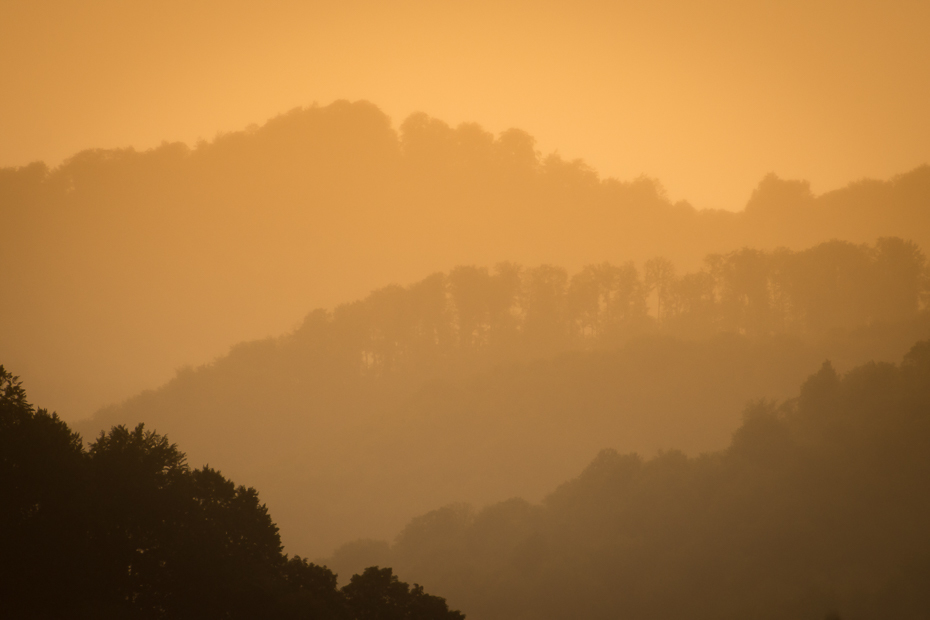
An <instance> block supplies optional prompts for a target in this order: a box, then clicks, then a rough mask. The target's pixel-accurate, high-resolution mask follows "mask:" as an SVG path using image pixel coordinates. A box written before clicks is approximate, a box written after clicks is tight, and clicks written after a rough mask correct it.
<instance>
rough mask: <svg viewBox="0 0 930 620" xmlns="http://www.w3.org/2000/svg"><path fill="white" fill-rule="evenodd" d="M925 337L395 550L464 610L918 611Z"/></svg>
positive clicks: (425, 525)
mask: <svg viewBox="0 0 930 620" xmlns="http://www.w3.org/2000/svg"><path fill="white" fill-rule="evenodd" d="M928 413H930V342H928V341H923V342H920V343H917V344H916V345H915V346H914V347H913V348H912V349H911V350H910V351H909V352H908V353H907V354H906V355H905V356H904V358H903V361H902V362H901V363H900V364H898V365H895V364H891V363H874V362H870V363H867V364H865V365H862V366H859V367H857V368H855V369H852V370H850V371H849V372H848V373H845V375H840V374H838V373H837V372H836V370H835V369H834V367H833V366H832V364H830V362H824V363H823V365H822V366H821V368H820V370H819V371H817V372H816V373H814V374H812V375H811V376H810V377H809V378H808V379H807V380H806V381H804V383H803V384H802V385H801V388H800V392H799V393H797V392H796V393H795V396H794V397H793V398H790V399H788V400H786V401H784V402H782V403H781V404H778V403H774V402H770V401H756V402H754V403H752V404H750V405H749V406H747V407H746V409H745V411H744V414H743V421H742V423H741V424H740V426H739V428H738V429H737V430H736V431H735V433H734V434H733V436H732V440H731V442H730V443H729V445H728V446H727V447H726V448H725V449H723V450H719V451H715V452H711V453H706V454H703V455H700V456H696V457H688V456H686V455H685V454H683V453H682V452H680V451H677V450H671V451H667V452H663V453H661V454H659V455H657V456H655V457H653V458H643V457H642V456H640V455H637V454H620V453H618V452H617V451H616V450H612V449H608V450H604V451H603V452H601V453H600V454H598V455H597V457H596V458H594V460H593V461H591V462H590V463H589V464H588V466H587V467H585V468H584V470H583V471H582V472H581V474H580V475H578V476H577V477H575V478H574V479H572V480H570V481H568V482H566V483H564V484H562V485H560V486H558V488H556V489H555V490H554V491H553V492H551V493H550V494H548V495H547V496H546V497H545V499H544V500H543V501H542V502H540V503H532V502H527V501H525V500H523V499H516V498H515V499H510V500H507V501H504V502H500V503H497V504H494V505H491V506H487V507H484V508H482V509H480V510H476V509H474V508H473V507H471V506H468V505H463V504H455V505H449V506H446V507H443V508H439V509H436V510H433V511H430V512H428V513H426V514H423V515H421V516H418V517H417V518H415V519H413V520H411V521H410V523H409V524H408V525H407V526H406V527H405V528H404V529H403V530H402V531H401V532H400V533H399V535H397V537H396V538H395V539H394V541H393V544H391V545H389V544H388V543H386V542H379V541H375V540H362V541H358V542H355V543H353V544H350V545H346V546H345V547H343V548H342V549H340V550H339V551H338V552H337V553H336V554H335V555H334V556H333V557H332V558H330V559H329V560H326V561H327V562H328V563H329V565H330V566H333V567H336V569H337V570H346V569H349V568H351V567H353V566H355V565H359V563H360V562H361V563H364V562H366V561H368V560H375V561H378V562H387V563H390V564H391V565H392V566H395V567H396V568H397V570H399V571H400V572H401V573H402V574H404V575H406V576H408V578H413V579H418V580H421V581H422V583H424V584H426V585H427V587H431V588H436V589H438V588H442V591H443V592H444V593H445V594H447V595H448V596H449V601H450V604H452V605H461V606H462V607H463V608H465V609H468V611H469V617H471V618H475V619H480V620H489V619H494V618H552V619H555V618H565V619H568V618H616V617H636V618H656V619H659V618H674V617H688V618H708V619H710V618H715V619H730V618H732V619H734V620H735V619H737V618H746V617H754V618H763V619H767V618H771V619H780V618H798V617H802V618H805V617H806V618H828V619H831V618H869V617H894V618H908V619H915V620H916V619H918V618H923V617H925V615H926V611H927V608H928V605H930V593H928V591H927V588H926V583H927V579H928V578H930V534H928V530H927V527H926V524H927V520H928V519H930V500H928V497H927V494H926V492H925V491H926V484H927V480H928V479H930V415H928Z"/></svg>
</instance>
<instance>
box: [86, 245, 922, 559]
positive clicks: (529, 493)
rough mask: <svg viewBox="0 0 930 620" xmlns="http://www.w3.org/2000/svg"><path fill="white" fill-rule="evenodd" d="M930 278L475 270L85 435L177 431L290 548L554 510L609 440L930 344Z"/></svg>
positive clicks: (911, 267)
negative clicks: (522, 502)
mask: <svg viewBox="0 0 930 620" xmlns="http://www.w3.org/2000/svg"><path fill="white" fill-rule="evenodd" d="M924 273H925V259H924V257H923V254H922V253H921V252H920V250H919V249H918V248H917V247H916V246H915V245H914V244H912V243H909V242H905V241H902V240H900V239H892V238H889V239H883V240H881V241H880V242H878V243H876V244H875V245H874V246H866V245H854V244H849V243H845V242H830V243H826V244H821V245H818V246H815V247H813V248H810V249H807V250H804V251H800V252H791V251H788V250H780V251H776V252H762V251H757V250H749V249H744V250H740V251H737V252H733V253H730V254H727V255H712V256H709V257H708V259H707V261H706V265H705V267H704V268H702V269H700V270H697V271H694V272H691V273H684V274H680V275H679V274H676V273H674V272H673V271H672V270H671V268H670V265H669V264H668V262H667V261H666V262H663V261H661V260H654V261H650V262H648V263H647V265H646V269H645V270H644V272H643V273H640V271H639V270H638V269H637V268H636V267H635V266H633V265H631V264H627V265H624V266H621V267H616V266H612V265H609V264H601V265H597V266H592V267H589V268H585V269H582V270H581V271H579V272H577V273H576V274H574V275H573V276H572V277H571V278H569V276H568V274H567V272H566V271H564V270H562V269H561V268H557V267H554V266H551V265H549V266H541V267H536V268H529V269H525V268H521V267H519V266H517V265H513V264H504V265H500V266H499V267H498V268H497V269H496V270H494V271H490V270H485V269H480V268H476V267H459V268H456V269H454V270H452V271H451V272H450V273H448V274H434V275H433V276H430V277H429V278H427V279H425V280H423V281H421V282H418V283H416V284H414V285H412V286H410V287H406V288H403V287H399V286H391V287H386V288H383V289H379V290H377V291H374V292H373V293H371V294H370V295H369V296H368V297H366V298H364V299H362V300H358V301H356V302H353V303H350V304H344V305H342V306H338V307H337V308H335V309H334V310H333V311H327V310H316V311H314V312H311V313H310V314H309V315H308V316H307V317H306V319H305V321H304V323H303V324H302V326H301V327H300V328H299V329H297V330H295V331H294V332H293V333H291V334H288V335H286V336H283V337H280V338H278V339H267V340H261V341H254V342H249V343H242V344H240V345H237V346H236V347H234V348H233V349H232V350H231V351H230V353H229V354H228V355H226V356H224V357H222V358H220V359H218V360H216V361H215V362H214V363H212V364H209V365H205V366H202V367H198V368H188V369H186V370H183V371H182V372H180V373H179V374H178V375H177V376H176V377H175V379H173V380H172V381H170V382H168V383H167V384H165V385H164V386H162V387H161V388H159V389H158V390H154V391H149V392H146V393H142V394H140V395H137V396H136V397H133V398H132V399H129V400H128V401H126V402H125V403H123V404H121V405H119V406H115V407H111V408H109V409H106V410H102V411H100V412H98V414H97V415H96V416H95V417H94V418H92V419H91V420H88V421H85V422H83V423H81V424H79V425H78V426H77V428H78V430H80V431H81V432H82V433H83V434H84V436H85V437H93V436H95V435H96V434H97V433H98V432H99V431H100V430H106V429H108V428H109V427H110V426H111V425H115V424H124V425H128V426H132V425H135V424H138V423H139V422H145V423H146V424H148V425H149V426H150V427H151V428H155V429H157V430H158V431H159V432H162V433H167V434H169V435H170V436H171V437H174V438H177V440H178V441H180V442H182V443H183V445H185V446H187V448H188V450H189V452H190V454H191V456H192V458H196V459H197V460H198V461H200V462H206V463H210V464H211V465H213V466H216V467H221V468H222V469H223V470H224V471H227V472H229V473H230V474H232V475H234V476H235V477H236V479H239V480H243V481H245V482H246V483H247V484H249V485H252V486H256V487H258V488H261V489H262V490H263V493H264V497H265V498H266V501H268V504H269V506H270V508H271V509H272V511H273V512H274V514H275V515H276V516H277V519H278V524H279V525H280V527H281V530H282V536H283V539H284V541H285V543H286V545H287V546H288V549H290V550H292V551H294V552H298V553H301V554H308V555H311V556H316V555H322V554H327V553H329V552H331V551H332V549H333V548H335V547H336V546H338V545H340V544H342V543H344V542H346V541H348V540H352V539H355V538H360V537H387V536H389V535H391V533H392V532H394V531H396V530H397V529H399V528H400V527H401V526H402V525H403V524H404V523H405V522H406V521H407V520H409V519H410V518H411V517H412V516H413V515H415V514H417V513H419V512H422V511H424V510H428V509H429V508H431V507H434V506H437V505H442V504H444V503H448V502H453V501H466V502H471V503H474V504H477V505H482V504H485V503H489V502H494V501H499V500H502V499H506V498H508V497H512V496H514V495H519V496H522V497H526V498H528V499H530V500H538V499H540V498H541V497H542V496H543V495H544V494H545V493H546V492H547V491H548V490H549V489H551V488H552V487H553V486H555V485H556V484H558V483H560V482H561V481H563V480H565V479H567V478H568V477H570V476H571V475H572V474H573V472H575V471H577V470H578V469H579V468H580V467H582V465H583V464H584V463H585V462H586V461H587V460H588V459H589V458H590V455H591V454H593V453H596V452H597V451H598V450H600V449H601V448H603V447H605V446H613V447H615V448H617V449H620V450H623V451H637V452H641V453H644V454H653V453H655V451H656V450H659V449H667V448H673V447H674V448H677V449H681V450H684V451H685V452H687V453H688V454H692V455H696V454H699V453H701V452H706V451H712V450H717V449H722V448H723V447H725V446H726V444H727V441H728V439H729V437H730V435H731V433H732V432H733V431H734V430H735V429H736V428H737V426H738V425H739V420H740V417H739V416H740V411H741V409H742V407H743V404H744V403H745V402H746V401H747V400H749V399H752V398H786V397H788V396H789V395H790V394H791V393H792V391H793V390H794V389H795V386H796V385H797V384H798V383H799V382H800V381H802V380H803V378H804V377H805V376H807V375H808V374H810V373H811V372H813V371H815V370H816V369H817V368H818V367H819V366H820V364H821V363H822V362H823V360H824V359H826V358H830V359H832V360H833V361H834V363H835V364H836V366H837V367H838V368H840V369H841V370H847V369H849V368H852V367H853V366H855V365H858V364H861V363H864V362H866V361H868V360H879V361H890V360H894V359H897V358H900V356H901V355H902V354H904V352H906V351H907V349H908V347H909V346H910V344H911V343H913V342H914V341H915V340H917V339H919V338H927V337H930V315H928V313H927V312H926V310H924V309H922V308H923V306H922V301H921V299H922V298H923V296H924V295H925V293H926V280H925V279H924V277H923V276H924ZM649 308H652V309H653V310H654V314H650V313H649V311H648V310H649ZM655 314H658V315H659V316H658V318H657V317H656V316H655Z"/></svg>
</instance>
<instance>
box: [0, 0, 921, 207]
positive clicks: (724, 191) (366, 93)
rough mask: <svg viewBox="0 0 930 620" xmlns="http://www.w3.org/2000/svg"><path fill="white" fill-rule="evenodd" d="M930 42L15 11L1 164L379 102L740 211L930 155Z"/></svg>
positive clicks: (836, 31) (750, 25) (673, 23)
mask: <svg viewBox="0 0 930 620" xmlns="http://www.w3.org/2000/svg"><path fill="white" fill-rule="evenodd" d="M502 5H506V6H502ZM928 32H930V2H926V1H925V0H919V1H913V2H896V1H893V0H892V1H889V0H885V1H882V2H863V1H860V2H850V1H845V2H839V1H833V0H830V1H814V0H804V1H797V0H790V1H789V0H780V1H763V2H751V3H750V2H744V1H736V0H712V1H708V2H693V1H691V0H671V1H665V2H657V1H645V0H643V1H639V0H637V1H628V2H620V1H613V2H595V1H587V2H585V1H583V0H582V1H577V0H576V1H573V2H564V1H563V2H555V1H545V0H535V1H533V2H524V1H515V2H508V3H504V2H487V1H484V0H471V1H469V2H458V1H439V0H434V1H431V2H427V1H406V2H359V1H342V2H332V1H330V2H311V1H306V0H305V1H290V0H279V1H266V2H262V3H257V2H241V1H238V0H224V1H222V2H220V1H210V2H190V1H184V2H181V1H178V0H159V1H158V2H154V1H148V0H138V1H133V2H125V1H122V0H120V1H96V2H95V1H81V2H78V1H66V0H60V1H58V2H48V1H44V2H43V1H39V0H31V1H30V2H19V1H16V0H6V1H4V2H2V3H0V84H2V89H3V96H2V97H0V137H2V138H0V165H3V166H9V165H21V164H25V163H27V162H29V161H32V160H36V159H44V160H46V161H48V162H50V163H58V162H60V161H61V160H62V159H63V158H64V157H67V156H69V155H71V154H73V153H75V152H76V151H78V150H81V149H84V148H89V147H117V146H128V145H133V146H135V147H136V148H148V147H151V146H154V145H157V144H158V143H160V142H161V141H162V140H163V139H167V140H183V141H185V142H189V143H193V142H195V141H196V140H197V139H198V138H206V139H210V138H212V137H213V136H214V135H215V134H216V132H217V131H224V130H236V129H241V128H243V127H245V126H246V125H248V124H250V123H262V122H264V121H265V120H267V119H268V118H269V117H271V116H274V115H276V114H278V113H280V112H283V111H286V110H288V109H290V108H292V107H295V106H298V105H306V104H309V103H312V102H314V101H316V102H319V103H320V104H327V103H329V102H331V101H333V100H334V99H340V98H348V99H368V100H370V101H372V102H374V103H376V104H377V105H379V106H380V107H381V108H382V109H384V110H385V111H386V112H387V113H388V114H390V115H391V116H392V117H393V118H394V120H395V122H396V123H399V121H400V120H402V119H403V118H404V117H405V116H406V115H407V114H409V113H411V112H413V111H416V110H423V111H426V112H428V113H429V114H431V115H433V116H436V117H438V118H441V119H443V120H446V121H447V122H450V123H453V124H455V123H458V122H461V121H477V122H479V123H481V124H482V125H484V126H485V127H486V128H487V129H490V130H492V131H500V130H502V129H505V128H507V127H510V126H518V127H521V128H524V129H526V130H527V131H529V132H530V133H531V134H533V135H534V136H536V137H537V139H538V140H539V146H540V148H541V149H542V150H543V151H544V152H550V151H553V150H558V151H559V152H560V153H561V154H562V155H563V156H565V157H568V158H574V157H583V158H584V159H585V160H586V161H588V163H590V164H591V165H592V166H594V167H595V168H596V169H598V170H599V171H601V173H602V174H604V175H609V176H616V177H619V178H621V179H629V178H632V177H635V176H638V175H640V174H642V173H645V174H647V175H650V176H654V177H657V178H658V179H660V180H661V181H662V183H663V184H664V185H665V187H666V188H667V189H668V192H669V194H670V196H671V198H672V199H674V200H678V199H687V200H689V201H690V202H692V203H693V204H695V205H696V206H698V207H722V208H729V209H739V208H741V207H742V206H743V204H744V203H745V201H746V199H747V198H748V196H749V194H750V192H751V191H752V188H753V187H755V185H756V184H757V183H758V182H759V180H760V179H761V178H762V176H763V175H764V174H766V173H767V172H770V171H773V172H776V173H777V174H779V175H781V176H784V177H801V178H806V179H809V180H811V182H812V186H813V189H814V191H815V192H818V193H819V192H823V191H827V190H830V189H833V188H835V187H839V186H842V185H845V184H846V183H848V182H849V181H852V180H856V179H858V178H861V177H863V176H870V177H876V178H886V177H888V176H891V175H893V174H896V173H900V172H904V171H907V170H909V169H911V168H914V167H915V166H918V165H920V164H923V163H928V162H930V114H928V113H927V110H930V78H928V76H930V36H927V33H928Z"/></svg>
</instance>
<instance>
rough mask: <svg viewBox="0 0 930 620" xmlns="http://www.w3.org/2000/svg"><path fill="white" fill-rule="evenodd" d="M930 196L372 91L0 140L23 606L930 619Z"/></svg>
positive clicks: (14, 577)
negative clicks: (115, 141)
mask: <svg viewBox="0 0 930 620" xmlns="http://www.w3.org/2000/svg"><path fill="white" fill-rule="evenodd" d="M928 204H930V167H928V166H926V165H924V166H921V167H918V168H915V169H913V170H911V171H910V172H905V173H903V174H900V175H898V176H895V177H892V178H889V179H887V180H868V179H863V180H859V181H855V182H853V183H850V184H849V185H848V186H846V187H843V188H838V189H834V190H831V191H827V192H824V193H821V194H815V193H814V192H813V191H812V190H811V186H810V184H809V183H808V182H806V181H801V180H791V179H784V178H780V177H778V176H776V175H775V174H769V175H767V176H765V177H764V178H762V179H761V181H760V182H759V184H758V186H757V188H756V189H755V190H754V191H753V192H752V194H751V195H750V196H749V197H748V199H747V202H746V206H745V209H743V210H742V211H740V212H728V211H717V210H707V209H705V210H697V209H695V208H693V207H692V206H691V205H689V204H688V203H687V202H684V201H677V202H673V201H671V200H670V199H669V198H668V196H667V195H666V193H665V191H664V190H663V188H662V185H661V183H660V182H659V181H658V180H656V179H651V178H648V177H644V176H643V177H639V178H635V179H632V180H627V181H623V180H618V179H614V178H602V177H601V176H600V175H598V174H597V173H596V172H595V171H594V170H593V169H591V168H590V167H588V166H587V165H586V164H585V163H584V162H583V161H581V160H572V161H567V160H565V159H563V158H562V157H561V156H559V155H558V154H557V153H553V154H544V153H542V152H540V151H539V150H538V149H537V147H536V143H535V140H534V139H533V137H532V136H531V135H529V134H528V133H527V132H524V131H522V130H519V129H509V130H505V131H502V132H499V133H497V134H492V133H491V132H489V131H486V130H484V129H483V128H482V127H480V126H479V125H477V124H474V123H464V124H460V125H457V126H455V127H453V126H450V125H448V124H446V123H444V122H442V121H440V120H438V119H435V118H431V117H429V116H428V115H426V114H422V113H417V114H414V115H411V116H409V117H408V118H406V120H404V121H403V122H402V123H400V125H399V126H397V127H395V126H394V125H393V124H392V122H391V120H390V119H389V118H388V117H387V115H386V114H384V113H383V112H382V111H381V110H379V109H378V108H377V107H376V106H374V105H373V104H370V103H367V102H365V101H358V102H354V103H352V102H347V101H337V102H335V103H333V104H330V105H327V106H317V105H314V106H311V107H307V108H297V109H294V110H292V111H291V112H288V113H286V114H283V115H279V116H277V117H275V118H273V119H271V120H269V121H268V122H266V123H265V124H263V125H262V126H257V125H256V126H251V127H249V128H247V129H245V130H242V131H235V132H229V133H225V134H220V135H217V136H216V137H215V138H214V139H212V140H210V141H206V140H203V141H201V142H199V143H197V144H195V145H193V146H187V145H185V144H181V143H164V144H162V145H161V146H160V147H157V148H154V149H149V150H145V151H135V150H133V149H98V150H88V151H84V152H80V153H78V154H76V155H74V156H73V157H71V158H70V159H67V160H66V161H64V162H63V163H61V164H60V165H57V166H54V167H49V166H47V165H45V164H44V163H41V162H38V163H34V164H30V165H27V166H21V167H18V168H5V169H0V206H2V207H3V213H2V215H3V225H2V226H0V264H2V265H3V266H4V268H5V269H4V274H5V281H4V285H3V286H0V325H2V326H4V328H3V329H0V355H2V359H0V362H2V363H3V364H4V366H3V367H0V490H2V491H3V492H4V493H6V494H7V495H8V497H9V498H10V501H7V502H4V503H3V504H0V532H15V535H14V536H9V535H6V536H0V544H2V545H3V546H2V548H0V616H4V617H5V616H11V617H30V616H32V617H40V618H41V617H50V618H58V617H87V618H96V617H103V618H109V617H113V618H123V617H131V618H186V617H189V618H259V617H268V618H282V619H284V618H321V619H323V618H333V619H345V620H363V619H364V620H368V619H371V620H375V619H377V620H381V619H383V620H395V619H397V620H400V619H404V620H420V619H423V620H432V619H434V618H435V619H443V618H452V619H454V618H459V619H460V618H462V617H463V615H464V614H467V615H468V617H469V618H472V619H474V620H493V619H497V618H501V619H503V618H527V619H529V618H552V619H556V618H559V619H569V618H572V619H574V618H590V619H596V618H608V617H609V618H615V617H624V618H639V619H644V620H645V619H650V618H655V619H657V620H658V619H666V618H676V617H688V618H692V617H693V618H708V619H710V618H715V619H729V618H732V619H733V620H736V619H738V618H747V617H753V618H771V619H772V620H775V619H782V618H831V619H833V620H836V619H838V618H843V619H850V618H851V619H854V620H855V619H857V618H863V619H864V618H873V617H895V618H915V619H916V618H923V617H925V616H926V610H927V609H928V608H930V600H928V596H927V594H926V593H925V589H926V588H923V587H922V585H923V584H924V583H925V582H927V581H928V578H930V537H928V535H927V532H926V530H927V528H926V524H927V523H928V522H930V521H928V517H930V514H928V509H930V503H928V501H927V500H926V493H925V489H926V486H927V481H928V480H930V478H928V474H930V460H928V455H930V451H928V450H927V448H928V447H930V446H928V445H927V444H928V441H930V433H928V431H930V427H928V417H927V416H928V412H930V391H928V390H930V269H928V263H927V258H926V255H925V249H926V248H927V247H930V227H928V223H930V220H928V218H927V205H928ZM915 343H916V344H915ZM14 371H15V372H16V374H17V376H14V375H13V374H12V372H14ZM18 377H22V378H23V380H22V381H20V379H19V378H18ZM23 385H25V386H28V388H29V394H30V400H27V398H26V393H25V390H24V388H23ZM32 399H34V400H35V402H40V403H42V404H43V406H44V407H45V408H37V407H34V406H33V405H32V404H31V400H32ZM50 411H53V412H57V413H49V412H50ZM169 437H170V440H169V439H168V438H169ZM174 442H177V443H174ZM181 447H183V451H182V450H181ZM592 459H593V460H592ZM191 463H193V464H198V465H200V464H202V465H200V466H199V467H194V466H192V465H191ZM221 472H222V473H221ZM233 480H235V481H237V482H233ZM259 491H260V492H261V499H259ZM50 587H51V588H54V591H55V592H56V593H57V594H56V595H55V596H47V595H46V594H47V592H48V591H49V588H50ZM427 592H429V593H427ZM447 601H448V603H447ZM459 610H460V611H459Z"/></svg>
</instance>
